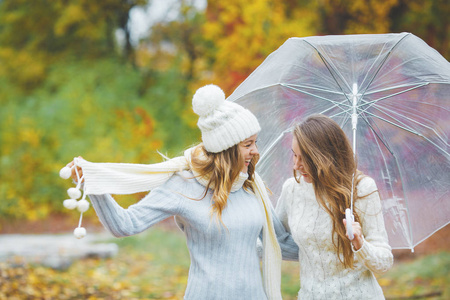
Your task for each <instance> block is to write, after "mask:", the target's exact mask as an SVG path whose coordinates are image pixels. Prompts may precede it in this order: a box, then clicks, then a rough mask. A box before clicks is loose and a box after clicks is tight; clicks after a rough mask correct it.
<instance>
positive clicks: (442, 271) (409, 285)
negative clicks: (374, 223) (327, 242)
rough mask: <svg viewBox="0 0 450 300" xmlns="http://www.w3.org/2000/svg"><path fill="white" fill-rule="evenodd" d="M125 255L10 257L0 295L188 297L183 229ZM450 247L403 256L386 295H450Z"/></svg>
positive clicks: (153, 237)
mask: <svg viewBox="0 0 450 300" xmlns="http://www.w3.org/2000/svg"><path fill="white" fill-rule="evenodd" d="M112 241H114V242H116V243H117V244H118V245H119V248H120V250H119V254H118V255H117V256H116V257H113V258H108V259H99V258H95V257H92V258H88V259H84V260H79V261H76V262H74V263H73V264H72V265H70V266H69V267H68V268H67V269H64V270H54V269H51V268H46V267H42V266H39V265H29V264H22V263H20V261H14V260H10V261H8V262H4V263H1V264H0V299H92V300H93V299H182V298H183V294H184V289H185V287H186V284H187V277H188V269H189V253H188V251H187V249H186V244H185V241H184V237H183V236H182V234H181V233H179V232H177V231H173V230H167V229H164V228H154V229H151V230H149V231H148V232H147V233H144V234H141V235H137V236H134V237H128V238H122V239H113V240H112ZM298 268H299V266H298V263H293V262H283V272H282V276H283V278H282V282H283V283H282V293H283V299H285V300H286V299H296V295H297V292H298V289H299V278H298ZM448 270H450V252H449V251H440V252H437V253H434V254H427V255H420V256H418V257H415V258H413V259H400V260H398V261H397V262H396V263H395V265H394V267H393V269H391V270H390V271H389V272H388V273H386V274H384V275H382V276H378V282H379V283H380V285H381V286H382V288H383V291H384V294H385V296H386V299H390V300H394V299H450V285H449V282H450V274H449V272H448Z"/></svg>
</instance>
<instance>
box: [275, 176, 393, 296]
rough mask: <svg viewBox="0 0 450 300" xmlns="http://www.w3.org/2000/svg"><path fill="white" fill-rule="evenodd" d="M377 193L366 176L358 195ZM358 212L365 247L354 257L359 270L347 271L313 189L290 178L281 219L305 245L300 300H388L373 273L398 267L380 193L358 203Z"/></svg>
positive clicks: (282, 199) (302, 247)
mask: <svg viewBox="0 0 450 300" xmlns="http://www.w3.org/2000/svg"><path fill="white" fill-rule="evenodd" d="M376 189H377V187H376V184H375V182H374V180H373V179H372V178H370V177H365V178H363V179H362V180H361V182H360V183H359V185H358V195H367V194H369V193H370V192H372V191H375V190H376ZM355 211H356V212H357V213H358V215H359V217H360V220H361V222H360V223H361V227H362V231H363V235H364V238H365V241H364V244H363V246H362V247H361V249H359V250H358V251H356V252H355V253H354V257H355V264H354V266H355V267H354V269H348V268H347V269H346V268H344V266H343V264H342V263H341V262H340V261H339V257H338V255H337V254H336V252H335V248H334V246H333V242H332V237H331V230H332V222H331V218H330V216H329V215H328V213H327V212H326V211H325V210H324V209H323V208H322V207H320V206H319V204H318V202H317V200H316V197H315V194H314V189H313V185H312V184H310V183H307V182H305V181H304V180H303V177H302V179H301V181H300V183H297V182H296V181H295V179H294V178H291V179H288V180H287V181H286V182H285V184H284V186H283V190H282V194H281V196H280V199H279V201H278V204H277V207H276V214H277V215H278V217H279V218H280V220H281V222H282V223H283V225H284V226H285V227H286V229H287V230H288V231H289V232H291V233H292V236H293V238H294V240H295V242H296V243H297V244H298V245H299V262H300V281H301V288H300V291H299V293H298V298H299V299H307V300H310V299H384V296H383V291H382V289H381V287H380V286H379V284H378V283H377V281H376V279H375V277H374V275H373V273H384V272H386V271H387V270H389V269H390V268H391V266H392V264H393V256H392V252H391V247H390V246H389V244H388V238H387V234H386V230H385V227H384V220H383V215H382V211H381V204H380V197H379V194H378V193H377V192H375V193H373V194H371V195H370V196H368V197H365V198H362V199H358V200H357V201H356V203H355Z"/></svg>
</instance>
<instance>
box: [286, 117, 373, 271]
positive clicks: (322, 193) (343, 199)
mask: <svg viewBox="0 0 450 300" xmlns="http://www.w3.org/2000/svg"><path fill="white" fill-rule="evenodd" d="M294 137H295V139H296V140H297V143H298V145H299V148H300V154H301V156H302V161H303V165H304V166H305V169H306V170H305V171H306V172H307V173H308V174H309V176H310V177H311V179H312V184H313V187H314V192H315V195H316V198H317V201H318V202H319V204H320V205H321V206H322V207H323V209H325V211H326V212H327V213H328V214H329V215H330V217H331V220H332V224H333V227H332V239H333V245H334V247H335V249H336V252H337V253H338V256H339V260H340V261H341V262H342V263H343V264H344V266H345V267H346V268H347V267H350V268H353V262H354V258H353V252H352V249H351V245H350V243H349V241H348V238H347V237H346V228H345V226H344V224H343V222H342V220H343V219H344V218H345V209H346V208H349V207H350V201H351V200H350V199H351V193H352V176H353V174H355V182H354V189H353V202H356V201H357V200H358V193H357V188H356V187H357V185H358V183H359V182H360V181H361V179H362V178H363V177H364V175H363V173H362V172H360V171H358V170H357V161H356V159H355V158H354V156H353V150H352V148H351V146H350V143H349V141H348V139H347V136H346V135H345V133H344V131H343V130H342V129H341V128H340V127H339V125H338V124H337V123H336V122H335V121H333V120H332V119H330V118H328V117H326V116H324V115H312V116H310V117H308V118H307V119H306V120H305V121H304V122H302V123H300V124H299V125H297V126H296V127H295V129H294ZM294 176H295V178H296V180H297V181H299V180H298V178H297V176H296V172H295V170H294ZM366 196H367V195H365V196H363V197H366ZM361 198H362V197H361ZM354 215H355V222H359V216H358V213H357V212H356V211H354ZM341 254H342V256H341ZM341 257H343V260H342V258H341Z"/></svg>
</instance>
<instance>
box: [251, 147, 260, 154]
mask: <svg viewBox="0 0 450 300" xmlns="http://www.w3.org/2000/svg"><path fill="white" fill-rule="evenodd" d="M250 153H251V154H252V155H257V154H259V151H258V147H256V146H254V147H252V149H251V151H250Z"/></svg>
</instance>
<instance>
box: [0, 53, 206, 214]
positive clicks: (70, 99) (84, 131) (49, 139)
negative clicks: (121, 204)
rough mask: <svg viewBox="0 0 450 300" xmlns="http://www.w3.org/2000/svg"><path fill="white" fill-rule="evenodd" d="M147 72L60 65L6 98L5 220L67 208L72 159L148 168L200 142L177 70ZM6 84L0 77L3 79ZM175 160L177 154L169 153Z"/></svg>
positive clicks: (1, 121)
mask: <svg viewBox="0 0 450 300" xmlns="http://www.w3.org/2000/svg"><path fill="white" fill-rule="evenodd" d="M149 77H151V81H147V80H145V77H143V76H142V75H141V73H140V72H139V71H138V70H136V69H134V68H132V67H131V66H128V65H123V64H121V63H118V62H116V61H115V60H114V59H108V58H105V59H101V60H100V59H99V60H97V61H96V62H95V64H93V63H92V61H90V60H86V61H78V62H67V63H61V64H55V65H53V66H52V67H51V68H50V69H49V74H48V78H47V80H46V81H45V82H44V83H43V84H42V85H41V86H40V88H39V89H36V90H35V91H33V92H32V93H28V94H23V93H21V92H20V90H19V89H14V88H12V87H10V89H7V90H3V91H1V92H0V95H1V98H0V103H1V105H2V110H0V144H1V145H2V147H1V149H0V198H1V199H2V201H0V215H2V216H3V217H15V218H27V219H31V220H34V219H40V218H44V217H46V216H47V215H48V213H50V212H52V211H59V210H61V209H62V202H61V201H62V200H64V199H66V198H67V195H65V190H66V189H67V188H68V187H69V182H64V181H63V180H61V179H60V178H59V176H58V172H59V169H60V168H61V167H63V166H64V165H65V164H66V163H68V162H69V161H70V160H72V158H73V157H74V156H78V155H81V156H83V157H84V158H85V159H87V160H92V161H99V162H100V161H103V162H105V161H110V162H130V163H150V162H157V161H161V157H160V156H159V154H158V153H157V152H156V150H160V151H162V152H166V151H167V149H168V148H170V150H171V151H173V152H172V153H175V154H177V153H179V152H181V150H182V149H183V148H185V147H187V146H189V145H190V144H192V143H194V141H195V140H196V139H197V138H198V132H197V131H196V130H192V128H191V125H189V124H187V123H186V122H187V121H185V120H183V118H180V116H182V115H185V116H186V117H185V119H186V120H189V118H190V115H193V112H191V110H190V102H186V101H184V99H183V98H182V89H183V86H184V83H183V81H182V79H180V77H179V75H178V74H177V72H176V71H173V72H170V71H169V72H165V73H153V74H151V76H150V75H149ZM1 80H4V79H3V78H1V77H0V81H1ZM169 154H171V153H169Z"/></svg>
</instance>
